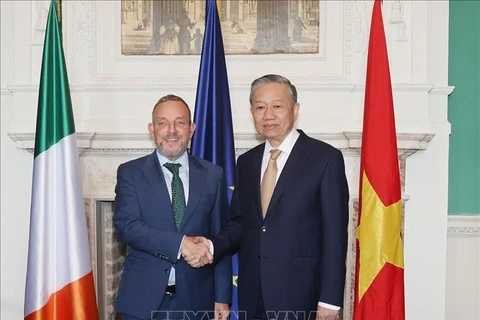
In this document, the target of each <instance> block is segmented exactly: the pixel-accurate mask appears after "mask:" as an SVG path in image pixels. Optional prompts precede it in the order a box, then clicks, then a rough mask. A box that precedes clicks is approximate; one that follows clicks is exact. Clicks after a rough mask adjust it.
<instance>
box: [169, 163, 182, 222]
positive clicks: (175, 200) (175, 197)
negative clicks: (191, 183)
mask: <svg viewBox="0 0 480 320" xmlns="http://www.w3.org/2000/svg"><path fill="white" fill-rule="evenodd" d="M164 166H165V168H167V169H168V171H170V172H171V173H172V174H173V178H172V211H173V217H174V218H175V225H176V226H177V229H178V228H179V227H180V223H182V218H183V213H184V212H185V207H186V204H185V192H184V191H183V183H182V180H181V179H180V176H179V175H178V170H179V169H180V167H181V166H182V165H181V164H180V163H170V162H168V163H165V164H164Z"/></svg>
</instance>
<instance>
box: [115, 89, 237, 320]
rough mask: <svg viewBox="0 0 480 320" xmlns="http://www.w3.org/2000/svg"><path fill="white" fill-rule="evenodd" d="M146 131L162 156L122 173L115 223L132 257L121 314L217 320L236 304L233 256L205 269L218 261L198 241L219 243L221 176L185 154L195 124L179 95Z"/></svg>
mask: <svg viewBox="0 0 480 320" xmlns="http://www.w3.org/2000/svg"><path fill="white" fill-rule="evenodd" d="M148 130H149V133H150V136H151V137H152V139H153V140H154V141H155V145H156V151H154V152H153V153H152V154H150V155H147V156H145V157H142V158H139V159H136V160H133V161H130V162H127V163H124V164H122V165H120V166H119V168H118V173H117V185H116V188H115V192H116V197H115V212H114V216H113V222H114V225H115V228H116V230H117V234H118V237H119V239H120V240H121V241H122V242H124V243H126V244H127V245H128V246H129V251H128V254H127V257H126V259H125V264H124V270H123V275H122V280H121V282H120V287H119V290H118V295H117V300H116V304H115V309H116V311H117V312H118V313H120V314H122V319H124V320H132V319H157V320H163V319H167V317H168V319H182V318H186V317H188V319H195V318H201V317H202V316H204V315H205V314H203V313H202V311H213V310H214V311H215V316H216V319H219V318H220V313H222V315H225V314H226V313H228V310H229V303H230V302H231V301H230V300H231V289H232V278H231V277H232V265H231V257H229V256H228V255H227V256H225V257H224V258H222V259H219V261H218V262H217V263H215V264H214V265H207V266H204V267H200V266H203V265H205V264H206V263H209V262H212V261H213V256H212V255H211V252H210V250H211V249H209V248H207V247H206V246H203V245H199V244H195V243H194V242H193V239H194V238H193V236H197V235H201V236H204V237H208V238H213V237H215V236H216V235H217V234H218V233H219V232H220V230H221V229H222V227H223V226H224V225H225V224H226V222H227V220H228V200H227V193H226V192H227V188H226V185H225V181H224V176H223V171H222V169H221V168H220V167H218V166H216V165H214V164H212V163H210V162H207V161H205V160H203V159H200V158H197V157H194V156H192V155H189V154H188V153H187V151H186V150H187V145H188V143H189V141H190V139H191V137H192V135H193V133H194V131H195V124H194V123H192V122H191V113H190V109H189V107H188V105H187V104H186V103H185V101H184V100H183V99H181V98H180V97H178V96H174V95H167V96H165V97H163V98H161V99H160V100H159V101H158V102H157V104H156V105H155V107H154V109H153V112H152V123H150V124H149V125H148ZM186 260H188V261H189V263H190V264H192V265H193V267H192V266H190V265H189V264H187V263H186ZM209 316H212V314H210V315H209ZM205 319H206V318H205Z"/></svg>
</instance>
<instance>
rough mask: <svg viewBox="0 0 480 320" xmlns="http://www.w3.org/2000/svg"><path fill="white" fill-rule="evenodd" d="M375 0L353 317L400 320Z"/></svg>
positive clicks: (386, 76)
mask: <svg viewBox="0 0 480 320" xmlns="http://www.w3.org/2000/svg"><path fill="white" fill-rule="evenodd" d="M396 139H397V138H396V132H395V116H394V109H393V98H392V85H391V81H390V70H389V66H388V54H387V45H386V41H385V32H384V27H383V18H382V11H381V2H380V0H376V1H375V3H374V6H373V14H372V23H371V27H370V44H369V49H368V62H367V79H366V84H365V109H364V118H363V134H362V151H361V163H360V198H359V213H358V216H359V218H358V229H357V261H356V281H355V299H354V300H355V305H354V314H353V319H354V320H387V319H388V320H404V319H405V298H404V291H405V290H404V262H403V240H402V238H401V226H402V199H401V192H400V175H399V168H398V153H397V140H396Z"/></svg>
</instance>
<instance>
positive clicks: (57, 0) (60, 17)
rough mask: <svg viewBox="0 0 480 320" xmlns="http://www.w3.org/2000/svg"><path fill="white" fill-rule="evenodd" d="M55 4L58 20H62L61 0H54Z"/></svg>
mask: <svg viewBox="0 0 480 320" xmlns="http://www.w3.org/2000/svg"><path fill="white" fill-rule="evenodd" d="M55 5H56V6H57V16H58V22H62V0H55Z"/></svg>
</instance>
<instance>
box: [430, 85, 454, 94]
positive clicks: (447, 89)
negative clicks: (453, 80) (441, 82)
mask: <svg viewBox="0 0 480 320" xmlns="http://www.w3.org/2000/svg"><path fill="white" fill-rule="evenodd" d="M453 90H455V87H454V86H446V87H433V88H432V90H430V93H431V94H440V95H442V94H444V95H450V94H451V93H452V92H453Z"/></svg>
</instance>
